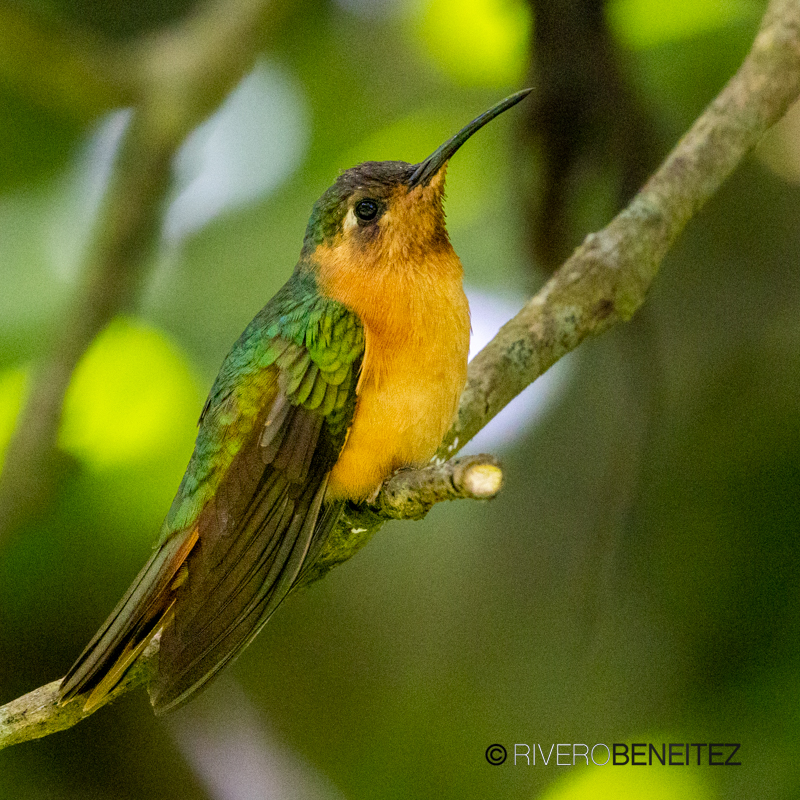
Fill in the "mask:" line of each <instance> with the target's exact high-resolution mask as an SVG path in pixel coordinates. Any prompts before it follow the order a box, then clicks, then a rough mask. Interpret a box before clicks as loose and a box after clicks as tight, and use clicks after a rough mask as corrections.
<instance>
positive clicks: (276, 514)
mask: <svg viewBox="0 0 800 800" xmlns="http://www.w3.org/2000/svg"><path fill="white" fill-rule="evenodd" d="M529 91H530V90H524V91H521V92H518V93H517V94H514V95H512V96H511V97H508V98H506V99H505V100H503V101H502V102H500V103H498V104H497V105H495V106H493V107H492V108H491V109H489V110H488V111H486V112H485V113H484V114H482V115H481V116H479V117H477V118H476V119H475V120H473V121H472V122H471V123H470V124H469V125H467V126H466V127H465V128H463V129H462V130H461V131H459V133H457V134H456V135H455V136H453V137H452V138H451V139H449V140H448V141H447V142H445V143H444V144H443V145H442V146H441V147H439V148H438V149H437V150H436V151H435V152H434V153H433V154H432V155H431V156H430V157H428V158H426V159H425V160H424V161H422V162H421V163H419V164H415V165H412V164H407V163H405V162H403V161H381V162H374V161H368V162H366V163H364V164H359V165H358V166H356V167H353V168H352V169H348V170H346V171H345V172H343V173H342V174H341V175H339V177H338V178H337V180H336V182H335V183H334V184H333V186H331V187H330V188H329V189H328V190H327V191H326V192H325V193H324V194H323V195H322V197H321V198H320V199H319V200H318V201H317V202H316V204H315V205H314V208H313V210H312V212H311V217H310V219H309V222H308V227H307V229H306V234H305V238H304V240H303V248H302V250H301V253H300V259H299V261H298V262H297V266H296V267H295V269H294V272H293V274H292V276H291V277H290V278H289V280H288V281H287V283H286V284H285V285H284V286H283V288H282V289H280V291H279V292H278V293H277V294H276V295H275V296H274V297H273V298H272V299H271V300H270V301H269V302H268V303H267V305H266V306H264V308H263V309H262V310H261V311H260V312H259V313H258V314H257V315H256V317H255V318H254V319H253V321H252V322H251V323H250V324H249V325H248V326H247V328H246V329H245V331H244V333H243V334H242V335H241V336H240V337H239V340H238V341H237V342H236V344H234V346H233V348H232V349H231V351H230V353H229V354H228V356H227V357H226V358H225V361H224V362H223V364H222V368H221V370H220V373H219V375H218V376H217V379H216V381H215V382H214V386H213V387H212V389H211V393H210V394H209V396H208V400H207V401H206V404H205V407H204V408H203V411H202V414H201V415H200V423H199V432H198V435H197V442H196V444H195V449H194V453H193V455H192V458H191V461H190V462H189V466H188V468H187V470H186V474H185V475H184V477H183V480H182V481H181V484H180V487H179V488H178V493H177V495H176V496H175V499H174V501H173V503H172V506H171V508H170V510H169V513H168V514H167V517H166V520H165V521H164V525H163V527H162V530H161V536H160V538H159V540H158V542H157V544H156V548H155V551H154V553H153V555H152V557H151V558H150V560H149V561H148V562H147V564H146V565H145V566H144V568H143V569H142V571H141V572H140V573H139V575H138V577H137V578H136V580H135V581H134V582H133V585H132V586H131V587H130V588H129V589H128V592H127V593H126V594H125V596H124V597H123V598H122V600H121V601H120V603H119V605H118V606H117V607H116V608H115V609H114V611H113V612H112V614H111V616H110V617H109V618H108V619H107V620H106V622H105V624H104V625H103V626H102V628H101V629H100V630H99V631H98V632H97V634H96V635H95V637H94V638H93V639H92V640H91V642H89V644H88V646H87V647H86V649H85V650H84V651H83V653H82V654H81V656H80V657H79V658H78V660H77V662H76V663H75V664H74V666H73V667H72V669H70V671H69V673H68V674H67V675H66V677H65V678H64V680H63V681H62V683H61V702H62V703H66V702H69V701H70V700H72V699H74V698H76V697H81V698H83V700H84V704H85V708H86V709H87V710H89V709H91V708H92V707H94V706H96V705H98V704H99V703H100V702H102V700H103V698H104V697H105V696H106V695H107V694H108V693H109V692H110V691H112V689H113V688H114V687H115V686H116V685H117V684H118V683H119V681H120V680H121V678H122V677H123V676H124V674H125V672H126V671H127V669H128V668H129V667H130V666H131V664H133V662H134V661H135V660H136V659H137V658H138V657H139V655H140V654H141V653H142V651H143V650H144V648H145V647H146V646H147V644H148V643H149V641H150V640H151V639H152V638H153V636H155V635H156V634H157V633H159V632H160V633H161V641H160V649H159V657H158V667H157V670H156V673H155V674H154V676H153V677H152V679H151V685H150V696H151V701H152V703H153V706H154V707H155V709H156V711H159V712H160V711H167V710H170V709H172V708H175V707H177V706H179V705H181V704H182V703H183V702H185V701H186V700H187V699H188V698H189V697H191V695H192V694H194V693H195V692H196V691H197V690H198V689H200V688H201V687H202V686H203V685H205V684H206V683H207V682H208V681H209V680H211V678H213V677H214V676H215V675H216V674H217V673H218V672H219V671H220V670H221V669H222V668H223V667H224V666H225V665H226V664H227V663H228V662H229V661H231V660H232V659H233V658H235V657H236V656H237V655H238V654H239V653H240V652H241V651H242V649H243V648H244V647H246V646H247V644H249V642H250V641H251V640H252V639H253V637H254V636H255V635H256V634H257V633H258V631H259V630H260V629H261V628H262V627H263V625H264V624H265V623H266V622H267V620H268V619H269V617H270V616H271V614H272V613H273V612H274V611H275V609H276V608H277V607H278V605H279V604H280V602H281V601H282V600H283V598H284V597H286V595H287V593H288V592H289V591H290V589H291V588H292V587H293V586H294V585H296V584H297V583H298V581H300V580H302V578H303V577H304V574H305V572H306V571H307V570H308V569H309V567H310V566H311V565H313V563H314V561H315V559H316V558H317V557H318V556H319V553H320V551H321V549H322V547H323V545H324V543H325V540H326V537H327V536H328V534H329V532H330V531H331V530H332V529H333V527H334V526H335V524H336V521H337V519H338V517H339V514H340V512H341V509H342V506H343V504H344V503H345V502H346V501H347V500H353V501H360V500H364V499H365V498H367V497H368V496H369V495H370V494H371V493H373V492H375V491H376V490H377V488H378V487H379V486H380V484H381V483H382V481H383V480H384V479H385V478H387V477H388V476H389V475H390V474H391V473H392V472H393V471H394V470H396V469H398V468H400V467H404V466H409V465H411V466H421V465H423V464H424V463H426V462H427V461H428V460H429V459H430V458H431V456H433V454H434V452H435V451H436V448H437V447H438V445H439V444H440V442H441V440H442V438H443V436H444V434H445V433H446V432H447V429H448V428H449V426H450V424H451V422H452V420H453V417H454V415H455V412H456V409H457V406H458V401H459V397H460V395H461V392H462V390H463V388H464V384H465V381H466V375H467V351H468V348H469V333H470V321H469V307H468V305H467V298H466V297H465V295H464V290H463V288H462V273H463V270H462V267H461V262H460V261H459V259H458V256H457V255H456V253H455V251H454V250H453V247H452V245H451V244H450V239H449V237H448V235H447V230H446V228H445V219H444V211H443V207H442V200H443V194H444V182H445V171H446V167H447V163H448V161H449V159H450V157H451V156H452V155H453V154H454V153H455V152H456V150H458V148H459V147H461V145H462V144H463V143H464V142H465V141H466V140H467V139H468V138H469V137H470V136H472V134H473V133H475V132H476V131H477V130H479V129H480V128H481V127H483V126H484V125H485V124H486V123H487V122H489V121H490V120H492V119H494V118H495V117H496V116H498V115H499V114H501V113H502V112H503V111H505V110H506V109H508V108H511V107H512V106H513V105H515V104H516V103H518V102H519V101H520V100H522V99H523V98H524V97H525V96H526V95H527V94H528V92H529Z"/></svg>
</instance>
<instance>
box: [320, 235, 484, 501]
mask: <svg viewBox="0 0 800 800" xmlns="http://www.w3.org/2000/svg"><path fill="white" fill-rule="evenodd" d="M337 260H338V259H337ZM350 263H352V262H350ZM324 264H325V262H324V261H323V265H324ZM327 266H329V267H330V264H328V265H327ZM335 267H336V268H329V269H326V267H325V266H323V268H322V269H321V271H320V285H321V286H322V287H323V289H324V291H326V293H328V294H329V295H330V296H333V297H335V298H336V299H338V300H340V301H341V302H344V303H345V304H346V305H347V306H348V307H350V308H351V309H353V311H355V312H356V314H358V316H359V317H360V319H361V321H362V323H363V325H364V333H365V340H366V349H365V352H364V361H363V365H362V370H361V378H360V380H359V383H358V389H357V391H358V400H357V405H356V410H355V414H354V417H353V423H352V425H351V428H350V431H349V433H348V436H347V440H346V442H345V445H344V448H343V449H342V452H341V454H340V456H339V459H338V461H337V463H336V465H335V467H334V468H333V471H332V473H331V476H330V480H329V483H328V497H329V498H342V497H346V498H350V499H354V500H361V499H364V498H365V497H367V496H368V495H370V494H371V493H372V492H373V491H374V490H375V489H376V488H377V487H378V486H379V485H380V483H381V482H382V481H383V480H384V479H385V478H386V477H388V476H389V475H390V474H391V473H392V472H393V471H394V470H396V469H397V468H398V467H402V466H407V465H413V466H421V465H423V464H425V463H426V462H427V461H429V460H430V458H431V457H432V456H433V454H434V453H435V452H436V448H437V447H438V446H439V444H440V443H441V441H442V438H443V437H444V434H445V433H446V432H447V430H448V428H449V427H450V425H451V423H452V421H453V418H454V416H455V413H456V410H457V408H458V402H459V399H460V397H461V393H462V391H463V389H464V384H465V383H466V379H467V354H468V351H469V328H470V326H469V307H468V305H467V299H466V297H465V295H464V290H463V288H462V274H463V271H462V267H461V262H460V261H459V260H458V256H457V255H456V254H455V252H454V251H453V249H452V248H451V247H449V243H448V246H447V247H446V248H445V249H443V250H441V251H439V252H438V253H434V254H430V256H429V258H428V259H426V263H424V264H416V265H414V269H413V270H406V269H398V268H397V266H396V265H395V268H393V269H381V268H380V267H379V266H378V265H376V268H375V269H373V270H372V271H369V270H367V271H365V270H364V269H363V262H362V264H361V268H360V269H358V274H350V275H349V276H348V275H347V263H346V262H345V263H342V262H340V263H339V264H338V265H335Z"/></svg>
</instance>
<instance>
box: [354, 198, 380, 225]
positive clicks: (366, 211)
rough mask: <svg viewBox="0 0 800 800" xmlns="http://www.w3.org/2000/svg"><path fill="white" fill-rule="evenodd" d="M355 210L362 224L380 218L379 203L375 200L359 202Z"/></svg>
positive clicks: (367, 199)
mask: <svg viewBox="0 0 800 800" xmlns="http://www.w3.org/2000/svg"><path fill="white" fill-rule="evenodd" d="M353 210H354V211H355V212H356V216H357V217H358V218H359V219H360V220H361V221H362V222H371V221H372V220H373V219H375V217H377V216H378V203H377V201H375V200H370V199H369V198H366V199H364V200H359V201H358V202H357V203H356V206H355V208H354V209H353Z"/></svg>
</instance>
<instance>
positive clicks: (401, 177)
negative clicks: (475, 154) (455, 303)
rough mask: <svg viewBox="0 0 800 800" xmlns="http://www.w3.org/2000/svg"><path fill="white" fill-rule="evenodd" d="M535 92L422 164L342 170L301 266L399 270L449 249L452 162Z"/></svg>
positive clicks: (476, 123) (318, 208)
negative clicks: (447, 199)
mask: <svg viewBox="0 0 800 800" xmlns="http://www.w3.org/2000/svg"><path fill="white" fill-rule="evenodd" d="M530 91H531V90H530V89H525V90H523V91H521V92H517V93H516V94H514V95H512V96H511V97H507V98H506V99H505V100H502V101H501V102H500V103H498V104H497V105H495V106H493V107H492V108H490V109H489V110H488V111H486V112H484V113H483V114H481V115H480V116H479V117H477V118H476V119H474V120H473V121H472V122H470V123H469V124H468V125H467V126H465V127H464V128H462V129H461V130H460V131H459V132H458V133H457V134H456V135H455V136H453V137H451V138H450V139H448V140H447V141H446V142H445V143H444V144H443V145H441V147H439V148H437V149H436V150H435V151H434V152H433V153H432V154H431V155H430V156H428V158H426V159H425V160H424V161H421V162H420V163H419V164H407V163H406V162H405V161H367V162H364V163H363V164H359V165H358V166H356V167H353V168H351V169H348V170H345V171H344V172H342V174H341V175H339V177H338V178H337V179H336V182H335V183H334V184H333V186H331V187H330V188H329V189H328V190H327V191H326V192H325V193H324V194H323V195H322V197H320V199H319V200H318V201H317V202H316V203H315V204H314V208H313V211H312V212H311V218H310V219H309V222H308V227H307V229H306V235H305V239H304V242H303V253H302V257H301V260H311V261H316V262H317V263H322V262H326V263H328V264H330V266H331V267H332V268H336V267H335V265H343V264H353V265H354V266H355V265H359V267H360V268H361V269H369V270H370V272H371V273H372V274H374V272H375V270H376V269H378V270H380V269H381V267H383V268H385V269H393V270H396V269H397V268H398V267H399V266H401V265H402V264H404V263H408V264H409V265H412V264H421V263H423V262H424V261H425V260H426V258H428V257H429V256H431V255H435V254H436V253H437V252H441V251H442V250H443V249H444V250H450V241H449V239H448V236H447V230H446V228H445V220H444V210H443V207H442V200H443V197H444V181H445V172H446V170H447V164H448V162H449V160H450V158H451V157H452V156H453V154H454V153H455V152H456V151H457V150H458V149H459V147H461V145H462V144H464V142H466V141H467V139H469V138H470V136H472V135H473V134H474V133H475V132H476V131H478V130H480V129H481V128H482V127H483V126H484V125H486V123H488V122H490V121H491V120H493V119H494V118H495V117H496V116H498V115H499V114H502V113H503V112H504V111H506V110H507V109H509V108H511V107H512V106H513V105H516V104H517V103H518V102H519V101H520V100H522V99H523V98H524V97H525V96H526V95H527V94H528V93H529V92H530Z"/></svg>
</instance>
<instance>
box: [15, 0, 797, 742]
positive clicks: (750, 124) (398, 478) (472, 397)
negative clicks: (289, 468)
mask: <svg viewBox="0 0 800 800" xmlns="http://www.w3.org/2000/svg"><path fill="white" fill-rule="evenodd" d="M798 94H800V0H771V2H770V5H769V7H768V9H767V13H766V15H765V17H764V19H763V21H762V23H761V28H760V30H759V33H758V35H757V37H756V40H755V42H754V44H753V48H752V50H751V52H750V54H749V55H748V56H747V58H746V60H745V62H744V63H743V65H742V66H741V68H740V69H739V71H738V72H737V74H736V75H735V76H734V77H733V78H732V79H731V81H730V82H729V83H728V85H727V86H726V87H725V88H724V89H723V90H722V92H721V93H720V94H719V96H718V97H717V99H716V100H715V101H714V102H713V103H712V104H711V105H710V106H709V108H708V109H707V110H706V111H705V112H704V113H703V114H702V116H701V117H700V118H699V119H698V120H697V122H696V123H695V124H694V125H693V126H692V128H691V130H690V131H689V132H688V133H687V134H686V136H685V137H684V138H683V139H682V140H681V141H680V142H679V144H678V145H677V147H676V148H675V150H674V151H673V152H672V153H671V154H670V155H669V157H668V158H667V160H666V161H665V162H664V163H663V164H662V166H661V167H660V168H659V169H658V171H657V172H656V173H655V174H654V175H653V177H652V178H651V179H650V180H649V181H648V182H647V184H646V185H645V186H644V188H643V189H642V191H641V192H640V193H639V194H638V195H637V196H636V197H635V198H634V200H633V201H632V202H631V204H630V205H629V206H628V208H626V209H625V210H624V211H623V212H622V213H621V214H619V215H618V216H617V217H616V218H615V219H614V220H613V221H612V222H611V223H610V224H609V225H608V226H607V227H606V228H605V229H603V230H602V231H601V232H599V233H596V234H591V235H590V236H588V237H587V238H586V241H585V242H584V243H583V245H582V246H581V247H579V248H578V249H577V250H576V252H575V253H574V254H573V255H572V257H571V258H570V259H569V260H568V261H567V262H566V263H565V264H564V265H563V266H562V267H561V268H560V269H559V270H558V272H557V273H555V274H554V275H553V277H552V278H551V279H550V281H549V282H548V283H547V284H546V285H545V286H544V288H543V289H542V290H541V291H540V292H539V293H538V294H537V295H536V296H535V297H533V298H532V299H531V300H530V301H529V302H528V303H527V304H526V305H525V307H524V308H523V309H522V310H521V311H520V312H519V314H517V316H516V317H514V318H513V319H512V320H510V321H509V322H508V323H506V325H504V326H503V328H502V329H501V330H500V332H499V333H498V335H497V336H496V337H495V338H494V339H493V340H492V342H490V343H489V345H487V347H486V348H484V350H482V351H481V352H480V353H479V354H478V356H477V357H476V358H475V359H474V360H473V362H472V364H471V365H470V372H469V379H468V383H467V388H466V390H465V392H464V396H463V397H462V402H461V408H460V410H459V416H458V420H457V422H456V424H455V425H454V426H453V428H452V430H451V431H450V432H449V433H448V435H447V437H446V438H445V441H444V443H443V444H442V446H441V448H440V451H439V456H440V457H441V458H447V457H449V456H451V455H453V454H454V453H455V452H457V451H458V450H459V449H460V448H461V447H463V445H464V444H466V442H467V441H469V439H471V438H472V437H473V436H474V435H475V434H476V433H477V432H478V430H480V429H481V428H482V427H483V426H484V425H485V424H486V423H487V422H488V421H489V420H490V419H491V418H492V417H494V416H495V415H496V414H497V413H498V412H499V411H500V410H501V409H502V408H503V407H504V406H505V405H506V404H507V403H508V402H509V401H510V400H511V399H512V398H513V397H515V396H516V395H517V394H519V392H521V391H522V390H523V389H524V388H525V387H526V386H527V385H528V384H529V383H531V382H532V381H533V380H534V379H535V378H536V377H538V376H539V375H541V374H542V373H543V372H544V371H545V370H547V369H548V368H549V367H550V366H552V365H553V364H554V363H555V362H556V361H557V360H558V359H559V358H561V356H563V355H565V354H566V353H568V352H569V351H570V350H573V349H574V348H575V347H577V346H578V345H579V344H580V343H581V342H582V341H583V340H584V339H586V338H587V337H589V336H594V335H597V334H599V333H602V332H603V331H605V330H606V329H608V328H609V327H611V326H612V325H614V324H616V323H618V322H620V321H624V320H627V319H629V318H630V317H631V316H632V315H633V314H634V313H635V311H636V310H637V309H638V308H639V307H640V306H641V305H642V303H643V302H644V300H645V296H646V293H647V290H648V289H649V287H650V284H651V283H652V281H653V279H654V278H655V276H656V274H657V272H658V269H659V266H660V264H661V261H662V260H663V258H664V255H665V254H666V253H667V251H668V250H669V248H670V246H671V245H672V243H673V242H674V241H675V239H676V238H677V236H678V235H679V234H680V232H681V231H682V230H683V227H684V226H685V225H686V223H687V222H688V221H689V220H690V219H691V218H692V216H693V215H694V214H696V213H697V211H698V210H699V209H700V208H701V207H702V206H703V204H704V203H705V202H706V201H707V200H708V199H709V198H710V197H712V196H713V194H714V193H715V192H716V191H717V190H718V189H719V187H720V185H721V184H722V183H723V181H724V180H725V179H726V178H727V177H728V175H729V174H730V173H731V172H732V171H733V170H734V169H735V168H736V166H737V165H738V164H739V163H740V162H741V160H742V159H743V158H744V156H745V155H746V154H747V152H748V151H749V150H750V149H751V148H752V147H753V146H754V145H755V143H756V142H757V141H758V139H759V138H760V137H761V136H762V134H763V133H764V132H765V131H766V130H767V129H768V128H769V127H770V126H771V125H772V124H773V123H774V122H776V121H777V120H778V119H780V117H781V116H782V115H783V114H784V113H785V111H786V110H787V108H788V107H789V105H790V104H791V103H792V102H793V101H794V100H795V99H796V98H797V96H798ZM458 461H459V464H463V463H464V462H461V460H458ZM479 463H483V462H479ZM440 467H441V464H436V465H434V466H432V467H427V468H426V469H425V470H419V471H416V472H415V471H404V472H400V473H398V474H396V475H394V476H392V478H390V479H389V480H388V481H387V483H386V484H384V487H383V488H382V491H381V493H380V494H379V496H378V497H377V499H376V500H375V502H374V503H373V504H372V505H371V506H360V507H356V506H350V507H348V508H347V509H346V513H345V515H344V517H343V519H342V522H341V523H340V525H339V527H338V529H337V530H336V531H334V533H333V534H332V536H331V537H330V539H329V541H328V543H327V545H326V548H325V551H324V552H323V554H322V556H321V558H320V560H319V561H318V562H317V564H316V565H315V569H314V572H313V574H312V575H311V576H310V579H315V578H318V577H321V576H322V575H323V574H324V573H325V572H327V570H329V569H330V568H331V567H333V566H335V565H336V564H338V563H341V562H342V561H345V560H347V558H349V557H350V556H352V555H353V553H354V552H355V551H356V550H358V549H359V548H360V547H361V546H363V544H364V543H365V542H366V541H368V539H369V538H370V537H371V536H372V535H373V534H374V533H375V532H376V531H377V530H378V528H380V527H381V525H382V524H383V522H384V521H385V520H386V519H387V516H392V515H393V514H392V513H390V511H392V510H397V512H398V513H397V514H396V515H395V516H399V517H401V518H408V517H417V516H419V514H420V513H424V511H425V510H427V503H423V504H422V506H419V505H415V506H413V507H412V508H410V509H408V508H406V507H405V506H404V503H405V502H406V500H408V499H410V498H409V494H410V495H419V494H420V491H419V489H420V486H422V485H424V486H425V487H426V488H425V492H424V494H425V495H427V498H428V500H429V501H430V500H433V501H434V502H435V501H437V500H438V499H446V498H447V497H449V496H451V495H450V489H449V488H448V483H449V484H450V485H452V476H453V474H455V472H456V471H457V469H458V468H459V467H458V464H451V465H450V466H446V468H445V469H443V470H441V471H440V472H437V470H439V468H440ZM421 473H425V474H424V475H422V474H421ZM419 482H421V483H419ZM403 487H405V488H403ZM398 489H402V491H399V492H398V491H397V490H398ZM409 489H410V493H409V491H407V490H409ZM397 498H400V501H399V505H398V504H396V501H397ZM153 649H155V648H153ZM147 674H148V662H143V663H140V664H138V665H137V667H136V671H135V672H134V673H133V675H129V676H128V677H127V678H126V684H125V687H124V688H120V689H118V690H117V691H115V696H116V695H117V694H119V693H121V692H122V691H125V690H127V689H129V688H131V687H132V686H134V685H137V684H138V683H141V682H144V681H145V680H146V677H147ZM55 687H56V684H49V685H48V686H46V687H42V689H38V690H36V691H35V692H32V693H30V694H28V695H25V696H24V697H22V698H19V699H18V700H15V701H14V702H13V703H9V704H8V705H6V706H4V707H2V708H0V748H2V747H3V746H6V745H8V744H13V743H16V742H20V741H25V740H28V739H34V738H37V737H40V736H45V735H47V734H48V733H50V732H53V731H55V730H62V729H63V728H65V727H69V726H70V725H72V724H75V722H77V721H78V719H80V718H81V717H82V714H81V713H80V712H73V711H71V706H69V705H68V706H66V707H64V708H60V707H58V706H57V705H56V703H55ZM72 705H74V704H72ZM68 713H73V715H74V716H70V717H67V716H66V715H67V714H68Z"/></svg>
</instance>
